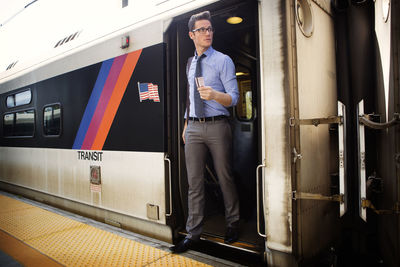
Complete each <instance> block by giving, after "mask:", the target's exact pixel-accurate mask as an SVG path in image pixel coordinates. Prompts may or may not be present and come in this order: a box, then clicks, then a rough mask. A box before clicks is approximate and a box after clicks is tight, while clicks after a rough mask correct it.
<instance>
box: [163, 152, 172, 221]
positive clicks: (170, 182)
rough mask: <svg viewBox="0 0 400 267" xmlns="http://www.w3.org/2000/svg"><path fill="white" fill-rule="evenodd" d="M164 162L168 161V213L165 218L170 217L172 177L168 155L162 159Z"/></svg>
mask: <svg viewBox="0 0 400 267" xmlns="http://www.w3.org/2000/svg"><path fill="white" fill-rule="evenodd" d="M164 160H165V161H168V181H169V213H166V214H165V216H168V217H169V216H171V215H172V211H173V210H172V175H171V160H170V159H169V158H168V155H165V157H164Z"/></svg>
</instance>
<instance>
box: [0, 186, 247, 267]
mask: <svg viewBox="0 0 400 267" xmlns="http://www.w3.org/2000/svg"><path fill="white" fill-rule="evenodd" d="M170 246H171V244H168V243H165V242H162V241H159V240H155V239H152V238H148V237H145V236H141V235H138V234H135V233H132V232H129V231H125V230H122V229H120V228H117V227H114V226H111V225H107V224H103V223H100V222H97V221H94V220H91V219H88V218H85V217H82V216H79V215H76V214H72V213H69V212H66V211H63V210H60V209H57V208H54V207H51V206H48V205H45V204H42V203H39V202H35V201H32V200H29V199H25V198H22V197H19V196H15V195H12V194H9V193H6V192H3V191H0V266H40V267H44V266H46V267H47V266H240V265H238V264H237V263H233V262H229V261H227V260H224V259H218V258H215V257H212V256H209V255H206V254H202V253H199V252H196V251H187V252H185V253H183V254H179V255H177V254H172V253H171V252H170V251H169V249H168V248H169V247H170Z"/></svg>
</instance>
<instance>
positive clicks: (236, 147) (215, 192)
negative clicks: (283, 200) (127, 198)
mask: <svg viewBox="0 0 400 267" xmlns="http://www.w3.org/2000/svg"><path fill="white" fill-rule="evenodd" d="M228 3H229V4H228ZM204 10H209V11H210V12H211V15H212V23H213V27H214V28H215V33H214V40H213V45H212V46H213V48H214V49H216V50H218V51H220V52H222V53H224V54H227V55H229V56H230V57H231V58H232V60H233V62H234V64H235V67H236V76H237V81H238V87H239V93H240V98H239V102H238V104H237V106H236V107H234V108H231V109H230V114H231V116H230V122H231V126H232V131H233V171H234V176H235V182H236V186H237V189H238V194H239V200H240V216H241V220H240V238H239V241H238V242H236V243H234V244H233V246H236V247H238V248H241V249H245V250H249V251H255V252H260V253H261V252H264V251H265V241H264V239H263V238H262V237H260V236H259V235H258V233H257V200H256V195H257V194H256V177H255V175H256V168H257V165H258V162H260V157H261V156H260V152H259V143H260V141H259V140H260V133H259V130H260V129H259V125H260V116H259V112H258V111H259V107H260V104H259V99H258V95H259V89H258V88H259V82H258V72H259V71H258V64H259V62H258V60H257V59H258V58H259V57H258V51H259V48H258V26H257V23H258V11H257V1H237V2H236V3H235V2H233V1H231V2H228V1H222V2H221V3H218V4H215V5H211V6H207V7H204V8H201V9H198V10H194V11H193V12H191V13H190V14H185V15H182V16H181V17H178V18H176V19H175V20H174V22H173V23H172V25H171V26H170V29H169V30H168V33H167V35H168V36H167V37H168V40H169V41H168V43H169V55H170V56H169V61H170V62H175V59H176V65H175V64H171V63H170V64H169V66H170V69H171V70H170V71H169V73H170V74H171V75H170V77H173V79H175V80H174V81H171V83H170V86H171V87H172V88H173V87H176V88H177V92H176V99H177V100H176V104H177V106H178V107H177V110H176V112H175V111H172V114H177V116H176V115H175V116H176V117H174V118H173V119H172V120H173V121H175V123H173V126H172V128H174V129H172V131H171V132H172V136H173V138H174V139H175V142H174V141H172V146H174V145H173V143H175V145H176V147H175V148H174V149H172V150H173V151H176V153H177V162H178V164H177V165H178V166H176V167H177V170H178V171H177V172H178V173H177V174H176V176H178V177H179V181H177V182H178V183H179V185H178V186H177V187H179V188H178V190H179V193H180V198H179V199H180V200H179V201H180V205H178V206H180V207H181V215H182V216H181V218H180V220H181V222H180V229H181V230H180V232H179V233H180V234H182V235H184V234H185V222H186V219H187V177H186V166H185V156H184V144H183V142H182V139H181V134H182V129H183V124H184V120H183V116H184V113H185V106H186V90H187V87H186V86H187V82H186V64H187V60H188V58H189V57H191V56H193V53H194V45H193V42H192V40H191V39H190V38H189V36H188V28H187V22H188V20H189V18H190V16H191V15H192V14H194V13H198V12H201V11H204ZM233 16H237V17H240V18H242V19H243V21H242V22H241V23H238V24H230V23H228V22H227V20H228V18H230V17H233ZM175 70H177V71H176V72H177V73H176V74H173V72H174V71H175ZM175 75H176V76H175ZM175 83H176V84H175ZM173 90H174V89H172V91H173ZM172 95H174V94H172ZM174 102H175V101H171V103H172V106H173V105H174V104H173V103H174ZM172 108H173V107H172ZM175 149H176V150H175ZM205 187H206V205H205V221H204V228H203V229H204V232H203V235H202V238H204V239H206V240H209V241H212V242H216V243H223V240H224V234H225V218H224V204H223V198H222V193H221V190H220V188H219V184H218V177H217V175H216V174H215V171H214V169H213V166H212V160H211V155H210V156H209V160H208V161H207V167H206V177H205ZM174 201H177V200H176V198H175V199H174ZM261 223H262V222H261Z"/></svg>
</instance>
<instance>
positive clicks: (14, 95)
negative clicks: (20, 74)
mask: <svg viewBox="0 0 400 267" xmlns="http://www.w3.org/2000/svg"><path fill="white" fill-rule="evenodd" d="M27 91H29V92H30V94H31V98H30V100H29V102H28V103H24V104H21V105H17V103H16V99H17V95H18V94H21V93H24V92H27ZM9 97H12V98H13V102H14V106H12V107H9V106H8V104H7V100H8V98H9ZM32 100H33V92H32V89H31V88H30V87H27V88H24V89H22V90H20V91H18V92H14V93H12V94H9V95H7V96H6V98H5V106H6V108H7V109H14V108H19V107H23V106H26V105H30V104H32Z"/></svg>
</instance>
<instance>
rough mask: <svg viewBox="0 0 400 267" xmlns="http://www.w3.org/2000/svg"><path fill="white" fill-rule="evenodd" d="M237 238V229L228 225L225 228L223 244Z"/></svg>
mask: <svg viewBox="0 0 400 267" xmlns="http://www.w3.org/2000/svg"><path fill="white" fill-rule="evenodd" d="M238 239H239V233H238V229H237V228H233V227H228V229H226V234H225V239H224V242H225V244H231V243H234V242H236V241H237V240H238Z"/></svg>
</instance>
